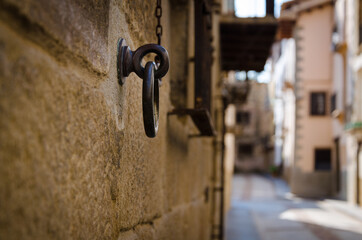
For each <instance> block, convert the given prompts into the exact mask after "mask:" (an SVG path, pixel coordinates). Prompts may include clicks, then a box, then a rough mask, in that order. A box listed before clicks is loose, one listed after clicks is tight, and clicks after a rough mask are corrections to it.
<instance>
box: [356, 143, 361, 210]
mask: <svg viewBox="0 0 362 240" xmlns="http://www.w3.org/2000/svg"><path fill="white" fill-rule="evenodd" d="M361 146H362V141H358V147H357V157H356V203H357V205H360V204H361V199H360V184H359V182H360V176H359V167H360V166H359V165H360V162H359V161H360V159H359V152H360V151H361Z"/></svg>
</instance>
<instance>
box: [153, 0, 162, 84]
mask: <svg viewBox="0 0 362 240" xmlns="http://www.w3.org/2000/svg"><path fill="white" fill-rule="evenodd" d="M155 16H156V18H157V25H156V36H157V44H158V45H161V36H162V31H163V29H162V25H161V17H162V6H161V0H157V6H156V10H155ZM155 63H156V69H157V68H158V67H159V66H160V64H161V62H160V58H159V57H158V55H157V56H156V57H155ZM158 81H159V85H160V86H161V85H162V80H161V78H160V79H158Z"/></svg>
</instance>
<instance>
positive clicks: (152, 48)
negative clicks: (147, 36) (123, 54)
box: [132, 44, 170, 79]
mask: <svg viewBox="0 0 362 240" xmlns="http://www.w3.org/2000/svg"><path fill="white" fill-rule="evenodd" d="M148 53H155V54H157V56H158V57H159V58H160V66H159V67H158V68H157V70H155V75H154V77H155V78H157V79H158V78H162V77H163V76H165V75H166V73H167V71H168V69H169V67H170V63H169V59H168V52H167V50H166V49H165V48H163V47H162V46H160V45H157V44H146V45H143V46H141V47H139V48H138V49H137V50H136V51H134V52H133V57H132V62H133V67H134V72H135V73H136V74H137V75H138V77H140V78H143V77H144V76H145V67H142V64H141V61H142V58H143V57H144V56H146V55H147V54H148Z"/></svg>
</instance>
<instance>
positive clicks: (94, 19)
mask: <svg viewBox="0 0 362 240" xmlns="http://www.w3.org/2000/svg"><path fill="white" fill-rule="evenodd" d="M4 2H5V3H4ZM4 2H2V3H1V6H5V7H6V8H5V9H3V10H0V164H1V168H0V239H155V240H156V239H170V237H171V236H172V239H180V240H181V239H208V237H209V228H208V226H209V220H208V219H209V214H210V213H209V205H208V202H206V201H205V200H206V198H205V195H204V192H205V188H207V187H210V174H211V169H210V168H211V167H210V166H211V160H212V157H211V156H212V148H211V140H207V139H199V138H189V137H188V134H189V133H192V132H194V131H195V129H194V128H193V125H192V123H191V121H190V120H189V119H185V118H178V117H176V116H169V117H167V111H169V110H170V109H171V107H172V106H171V105H170V84H169V83H168V81H169V76H167V77H165V78H164V84H163V85H162V87H161V89H160V130H159V134H158V136H157V137H156V138H155V139H149V138H147V137H146V136H145V134H144V129H143V122H142V105H141V95H142V93H141V87H142V82H141V80H140V79H139V78H138V77H136V76H135V75H134V74H131V76H130V77H129V78H128V79H127V82H126V84H125V85H124V86H123V87H121V86H119V85H118V83H117V77H116V62H115V59H116V51H115V49H116V43H117V40H118V38H119V37H124V38H126V39H127V41H128V42H129V43H130V45H131V46H132V48H133V49H134V47H138V46H141V45H142V44H145V43H146V42H154V41H155V36H154V27H155V20H154V15H153V14H154V7H155V2H153V1H110V2H108V1H91V2H89V3H88V1H30V0H29V1H25V0H24V1H11V0H6V1H4ZM8 10H9V11H8ZM10 10H11V11H10ZM19 16H21V19H22V20H21V21H20V22H19V23H17V24H14V22H9V21H8V20H9V19H13V20H16V19H19ZM168 17H169V16H168V15H167V14H165V13H164V18H166V19H163V21H169V19H168ZM28 23H30V25H29V26H31V27H32V29H33V30H34V29H35V27H34V26H37V28H38V27H39V28H40V29H43V30H42V31H43V32H41V34H39V32H37V31H35V32H34V31H32V30H31V29H30V30H29V29H25V28H24V27H26V26H28V25H27V24H28ZM166 26H167V25H166ZM164 31H165V32H167V31H168V30H167V29H164ZM45 33H47V34H45ZM44 39H45V40H44ZM43 40H44V41H45V42H46V41H49V42H52V44H53V45H48V44H43V43H42V41H43ZM169 41H170V40H169V39H168V40H167V39H165V42H169ZM51 46H54V48H53V47H51ZM54 49H56V51H54ZM61 50H63V51H64V52H67V54H66V56H68V57H69V59H68V58H67V59H65V58H59V56H58V54H56V52H57V51H60V52H59V53H60V54H63V52H62V51H61ZM170 55H171V53H170ZM171 60H172V59H171ZM170 71H172V69H171V70H170Z"/></svg>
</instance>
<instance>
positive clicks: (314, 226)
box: [226, 174, 362, 240]
mask: <svg viewBox="0 0 362 240" xmlns="http://www.w3.org/2000/svg"><path fill="white" fill-rule="evenodd" d="M231 201H232V202H231V209H230V210H229V212H228V214H227V219H226V240H362V210H361V209H360V208H357V207H355V206H351V205H349V204H347V203H346V202H344V201H338V200H328V199H326V200H311V199H302V198H297V197H294V196H293V195H292V194H290V193H289V188H288V186H287V185H286V183H285V182H284V181H282V180H280V179H276V178H272V177H267V176H263V175H252V174H250V175H241V174H237V175H235V176H234V179H233V192H232V198H231Z"/></svg>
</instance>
